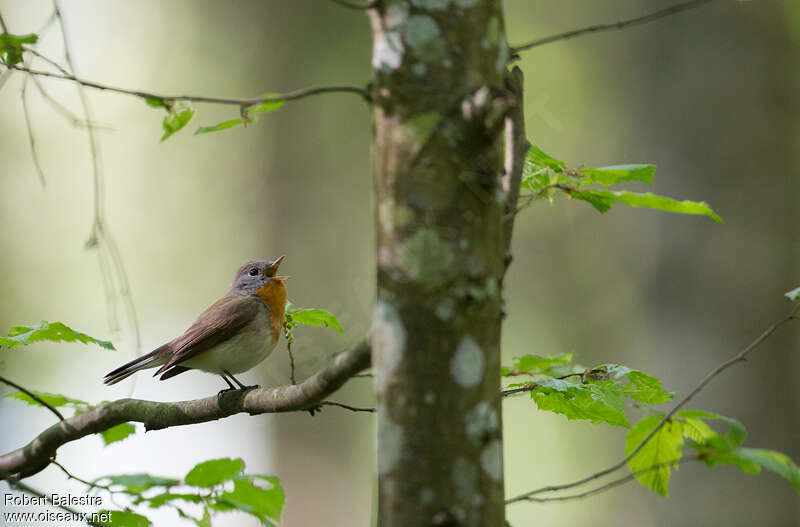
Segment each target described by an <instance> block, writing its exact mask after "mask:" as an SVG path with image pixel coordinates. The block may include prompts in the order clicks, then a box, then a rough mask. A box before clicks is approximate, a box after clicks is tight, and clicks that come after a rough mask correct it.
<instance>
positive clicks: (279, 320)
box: [256, 279, 286, 344]
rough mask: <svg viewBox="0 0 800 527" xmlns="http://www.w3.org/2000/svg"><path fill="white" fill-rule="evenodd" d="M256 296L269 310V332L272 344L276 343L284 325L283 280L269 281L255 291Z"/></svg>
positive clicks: (284, 296) (284, 295) (284, 291)
mask: <svg viewBox="0 0 800 527" xmlns="http://www.w3.org/2000/svg"><path fill="white" fill-rule="evenodd" d="M256 294H257V295H258V296H259V297H261V300H263V301H264V303H265V304H267V307H268V308H269V330H270V336H271V337H272V343H273V344H274V343H275V342H277V341H278V338H279V337H280V336H281V329H283V325H284V324H285V323H286V315H285V314H284V312H285V310H286V286H285V285H284V283H283V280H274V279H273V280H270V281H269V282H268V283H267V285H265V286H264V287H262V288H260V289H257V290H256Z"/></svg>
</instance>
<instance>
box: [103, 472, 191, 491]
mask: <svg viewBox="0 0 800 527" xmlns="http://www.w3.org/2000/svg"><path fill="white" fill-rule="evenodd" d="M100 480H105V481H106V483H107V484H108V485H109V486H115V485H119V486H122V487H125V489H126V490H127V491H128V492H131V493H134V494H137V493H140V492H144V491H146V490H148V489H151V488H153V487H174V486H175V485H179V484H180V481H178V480H177V479H172V478H162V477H159V476H151V475H150V474H118V475H115V476H102V477H99V478H97V479H96V480H95V481H96V482H97V481H100Z"/></svg>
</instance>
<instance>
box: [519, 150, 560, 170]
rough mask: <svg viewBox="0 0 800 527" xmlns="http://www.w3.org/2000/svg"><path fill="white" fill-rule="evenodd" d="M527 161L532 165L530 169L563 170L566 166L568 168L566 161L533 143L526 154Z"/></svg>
mask: <svg viewBox="0 0 800 527" xmlns="http://www.w3.org/2000/svg"><path fill="white" fill-rule="evenodd" d="M525 162H526V163H527V164H529V165H530V167H529V169H532V170H539V169H541V168H549V169H551V170H554V171H556V172H562V171H563V170H564V169H565V168H567V164H566V163H564V162H563V161H561V160H559V159H555V158H552V157H550V156H549V155H547V154H545V153H544V152H543V151H542V149H541V148H539V147H538V146H536V145H531V147H530V148H529V149H528V153H527V154H525Z"/></svg>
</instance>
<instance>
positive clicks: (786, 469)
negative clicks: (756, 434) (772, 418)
mask: <svg viewBox="0 0 800 527" xmlns="http://www.w3.org/2000/svg"><path fill="white" fill-rule="evenodd" d="M704 461H705V462H706V463H707V464H708V465H710V466H714V465H720V464H730V465H735V466H737V467H739V468H741V469H742V470H743V471H744V472H749V473H753V474H758V473H759V472H760V471H761V469H762V468H765V469H767V470H769V471H771V472H774V473H775V474H778V475H779V476H781V477H782V478H785V479H786V480H787V481H788V482H789V483H791V485H792V487H794V490H795V491H796V492H797V493H798V494H800V467H798V466H797V464H796V463H795V462H794V461H792V459H791V458H790V457H789V456H787V455H786V454H782V453H781V452H776V451H774V450H765V449H761V448H737V449H734V450H731V451H730V452H723V453H711V454H709V455H708V457H706V458H705V459H704Z"/></svg>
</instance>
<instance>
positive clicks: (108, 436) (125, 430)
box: [100, 423, 136, 446]
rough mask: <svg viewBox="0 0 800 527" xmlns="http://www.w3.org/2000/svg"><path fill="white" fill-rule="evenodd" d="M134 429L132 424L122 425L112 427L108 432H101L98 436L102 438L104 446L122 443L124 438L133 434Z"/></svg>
mask: <svg viewBox="0 0 800 527" xmlns="http://www.w3.org/2000/svg"><path fill="white" fill-rule="evenodd" d="M135 433H136V427H135V426H134V425H133V423H122V424H119V425H117V426H112V427H111V428H109V429H108V430H103V431H102V432H100V435H101V436H102V437H103V442H104V443H105V444H106V446H108V445H110V444H111V443H116V442H117V441H122V440H123V439H125V438H126V437H128V436H130V435H132V434H135Z"/></svg>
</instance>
